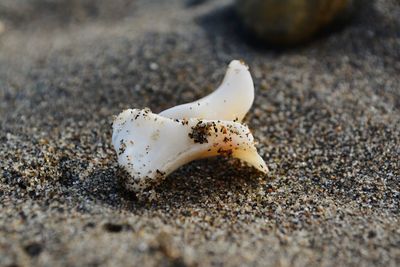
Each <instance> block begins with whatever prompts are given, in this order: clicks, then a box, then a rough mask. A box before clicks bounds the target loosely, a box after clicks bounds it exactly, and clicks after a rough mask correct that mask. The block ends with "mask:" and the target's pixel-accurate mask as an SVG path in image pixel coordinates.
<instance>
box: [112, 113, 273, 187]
mask: <svg viewBox="0 0 400 267" xmlns="http://www.w3.org/2000/svg"><path fill="white" fill-rule="evenodd" d="M112 143H113V145H114V148H115V150H116V152H117V154H118V162H119V164H120V165H121V166H123V167H124V168H125V170H126V171H127V172H128V173H129V174H130V175H131V176H132V177H133V179H132V180H131V181H129V182H128V184H129V187H130V188H131V189H133V190H141V189H145V188H147V187H149V186H150V185H152V184H155V183H157V182H159V180H161V178H163V177H165V176H166V175H168V174H170V173H171V172H173V171H174V170H176V169H177V168H179V167H180V166H182V165H184V164H186V163H188V162H190V161H193V160H195V159H200V158H205V157H212V156H217V155H229V156H232V157H235V158H239V159H241V160H243V161H245V162H247V163H249V164H250V165H251V166H254V167H255V168H256V169H258V170H260V171H261V172H264V173H266V172H267V171H268V169H267V166H266V164H265V162H264V160H263V159H262V158H261V157H260V156H259V155H258V153H257V149H256V147H255V145H254V139H253V135H252V134H251V133H250V130H249V128H248V127H247V126H245V125H242V124H240V123H236V122H233V121H223V120H221V121H220V120H201V119H197V118H190V119H181V120H180V119H170V118H165V117H162V116H160V115H157V114H154V113H152V112H151V111H150V110H149V109H144V110H139V109H128V110H125V111H123V112H122V113H121V114H119V116H118V117H117V118H116V119H115V120H114V124H113V136H112Z"/></svg>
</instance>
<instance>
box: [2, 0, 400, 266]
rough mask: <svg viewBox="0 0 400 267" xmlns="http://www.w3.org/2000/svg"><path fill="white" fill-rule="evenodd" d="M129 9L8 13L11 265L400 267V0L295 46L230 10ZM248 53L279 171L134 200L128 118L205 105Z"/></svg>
mask: <svg viewBox="0 0 400 267" xmlns="http://www.w3.org/2000/svg"><path fill="white" fill-rule="evenodd" d="M127 2H128V1H123V0H119V1H116V2H114V4H113V5H111V6H110V5H109V2H107V1H106V0H102V1H97V2H94V1H89V0H86V1H84V3H85V5H83V4H79V2H77V1H66V0H64V1H45V0H41V1H39V0H35V1H28V0H21V1H14V0H4V1H2V4H0V21H1V23H2V25H3V32H2V33H0V127H1V128H0V141H1V142H0V174H1V180H0V266H132V265H136V266H160V265H161V266H209V265H214V266H222V265H224V266H243V265H251V266H399V265H400V228H399V224H400V223H399V222H400V220H399V219H400V156H399V154H400V75H399V73H400V5H399V3H398V1H396V0H391V1H390V0H382V1H381V0H380V1H376V2H374V3H373V4H368V5H367V6H364V7H363V8H362V9H361V10H359V14H358V16H357V17H355V18H354V21H352V23H351V24H349V25H348V26H347V27H346V28H344V29H338V30H336V31H335V32H333V33H331V34H325V35H323V36H321V37H319V38H318V39H317V40H315V41H314V42H312V43H309V44H307V45H305V46H302V47H298V48H293V49H283V50H282V49H276V48H268V47H261V46H260V45H256V44H255V42H254V41H249V39H248V36H247V35H246V34H245V33H243V32H242V30H241V29H240V25H238V23H237V19H236V17H235V15H234V13H233V11H232V8H231V7H230V6H229V1H187V2H186V3H185V2H183V1H175V0H173V1H172V0H171V1H145V0H141V1H135V2H134V3H133V4H131V5H127V4H126V3H127ZM189 2H190V3H189ZM365 2H367V1H365ZM368 2H369V3H371V1H368ZM66 3H71V4H70V5H71V6H72V5H73V8H72V7H71V8H66V7H65V5H66V6H67V7H68V6H69V5H67V4H66ZM72 3H73V4H72ZM236 58H241V59H244V60H245V61H246V62H247V63H248V64H249V66H250V68H251V72H252V74H253V76H254V81H255V86H256V100H255V104H254V106H253V108H252V110H251V112H250V113H249V115H248V117H247V119H246V122H247V123H248V125H249V127H250V128H251V129H252V130H253V133H254V136H255V138H256V139H257V140H258V141H259V144H258V148H259V150H260V153H261V155H262V156H263V158H264V159H265V160H266V162H267V165H268V166H269V168H270V170H271V171H270V173H269V174H268V175H266V176H262V175H260V174H259V173H257V172H256V171H254V170H253V169H251V168H249V167H246V166H243V165H241V164H240V162H238V161H234V160H229V159H223V158H216V159H208V160H203V161H198V162H193V163H191V164H189V165H187V166H185V167H182V168H181V169H179V170H178V171H177V172H175V173H174V174H173V175H171V176H169V177H168V178H167V179H166V180H165V182H163V183H162V184H161V185H160V186H159V187H158V188H157V194H158V195H157V196H158V198H157V199H155V200H154V201H146V200H141V199H137V198H136V197H135V195H134V194H133V193H131V192H128V191H127V190H125V189H124V188H123V186H122V185H121V183H120V179H121V178H124V174H123V173H122V172H120V171H119V170H118V167H117V163H116V156H115V153H114V151H113V149H112V147H111V141H110V138H111V125H110V124H111V122H112V116H113V115H116V114H118V113H119V112H120V111H121V110H122V109H124V108H130V107H137V108H143V107H150V108H151V109H152V110H153V111H154V112H159V111H161V110H163V109H165V108H168V107H170V106H173V105H176V104H178V103H183V102H188V101H192V100H194V99H196V98H197V97H200V96H203V95H206V94H207V93H209V92H211V91H212V89H213V88H214V87H216V86H217V85H218V84H219V82H220V81H221V79H222V77H223V73H224V71H225V67H226V64H228V63H229V61H230V60H232V59H236Z"/></svg>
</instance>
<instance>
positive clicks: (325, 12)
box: [236, 0, 355, 44]
mask: <svg viewBox="0 0 400 267" xmlns="http://www.w3.org/2000/svg"><path fill="white" fill-rule="evenodd" d="M354 2H355V1H354V0H237V1H236V6H237V10H238V13H239V15H240V16H241V18H242V19H243V22H244V24H245V25H246V27H248V28H249V29H250V30H251V31H253V32H254V33H255V34H256V35H257V36H258V37H259V38H260V39H262V40H264V41H267V42H270V43H274V44H296V43H301V42H304V41H307V40H309V39H310V38H311V37H312V36H313V35H314V34H316V33H317V32H318V31H320V30H321V29H322V28H324V27H325V26H327V25H329V24H331V23H332V22H335V21H342V22H343V21H344V20H346V19H348V18H349V16H350V14H351V12H352V11H353V10H354V8H353V6H354Z"/></svg>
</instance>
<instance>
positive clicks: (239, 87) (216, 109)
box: [159, 60, 254, 122]
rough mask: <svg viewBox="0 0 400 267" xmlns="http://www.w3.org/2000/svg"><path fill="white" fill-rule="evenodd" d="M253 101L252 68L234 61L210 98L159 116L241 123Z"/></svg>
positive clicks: (172, 109)
mask: <svg viewBox="0 0 400 267" xmlns="http://www.w3.org/2000/svg"><path fill="white" fill-rule="evenodd" d="M253 101H254V84H253V79H252V78H251V75H250V72H249V67H248V66H247V65H245V64H244V63H243V62H241V61H239V60H233V61H232V62H231V63H230V64H229V67H228V70H227V71H226V74H225V77H224V79H223V81H222V83H221V85H220V86H219V87H218V88H217V89H216V90H215V91H214V92H212V93H211V94H209V95H207V96H205V97H203V98H201V99H199V100H197V101H194V102H192V103H187V104H182V105H179V106H175V107H172V108H169V109H167V110H164V111H162V112H161V113H159V115H160V116H164V117H168V118H172V119H183V118H186V119H188V118H199V119H207V120H227V121H239V122H241V121H242V120H243V118H244V116H245V115H246V113H247V112H248V111H249V109H250V108H251V106H252V104H253Z"/></svg>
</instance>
